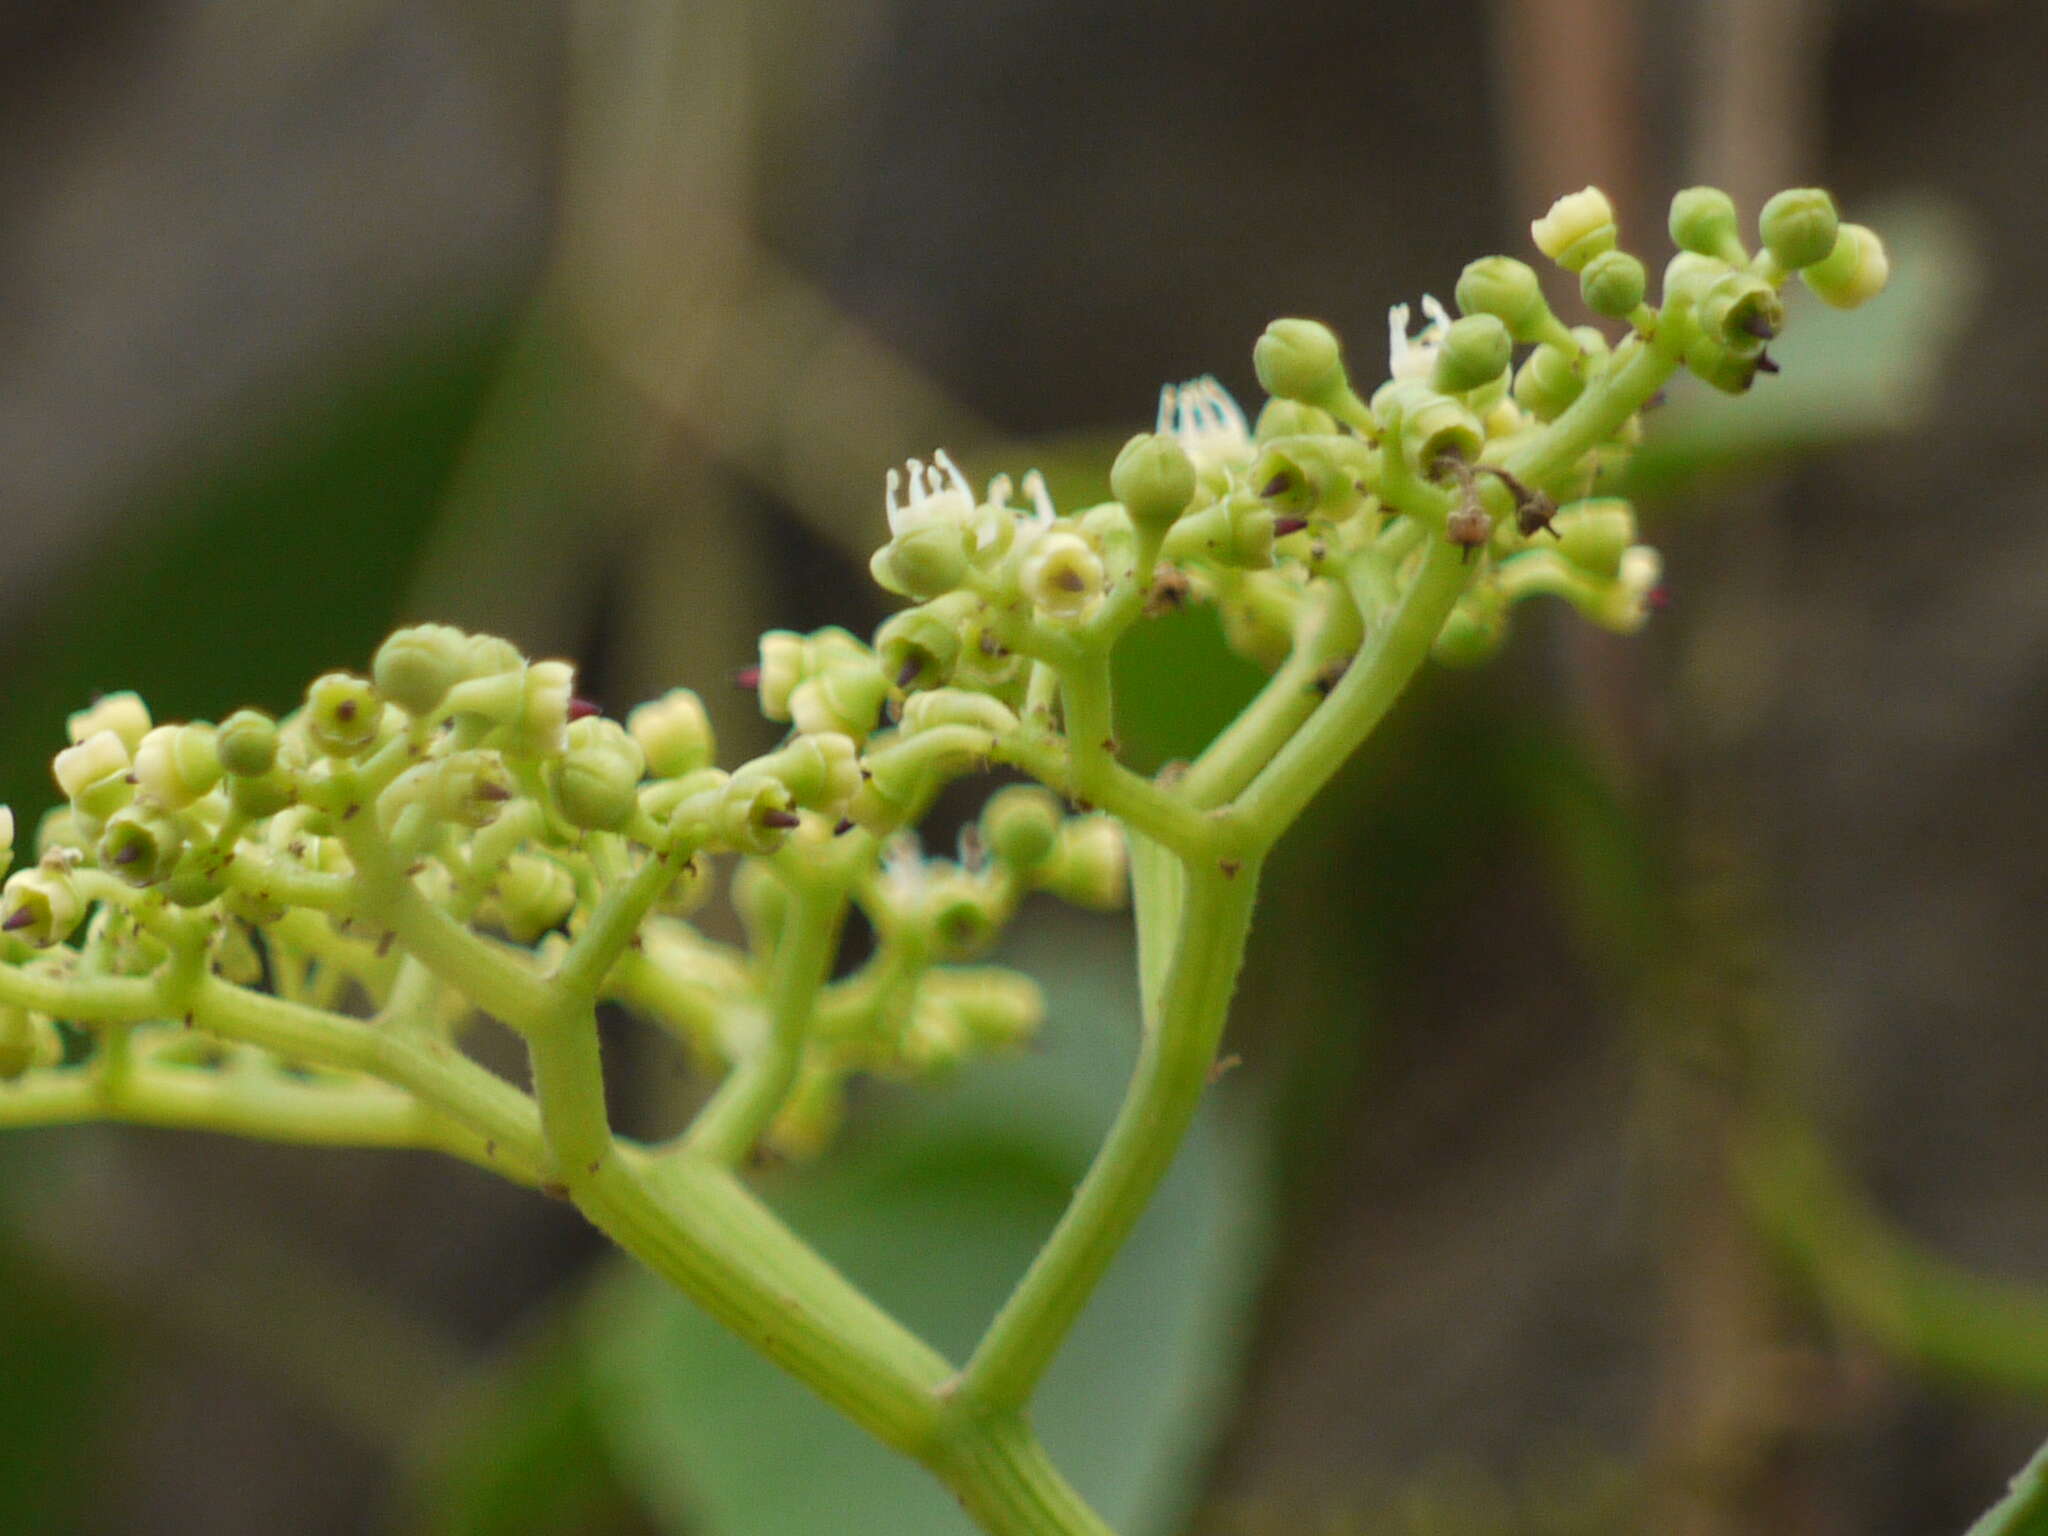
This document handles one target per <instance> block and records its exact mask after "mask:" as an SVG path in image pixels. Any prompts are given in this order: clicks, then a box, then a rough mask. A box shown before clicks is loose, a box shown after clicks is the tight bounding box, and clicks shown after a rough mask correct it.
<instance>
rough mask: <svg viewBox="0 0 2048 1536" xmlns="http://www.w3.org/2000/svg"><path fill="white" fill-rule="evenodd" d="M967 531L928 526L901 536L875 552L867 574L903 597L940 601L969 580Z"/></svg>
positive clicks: (937, 524)
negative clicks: (939, 599) (940, 598)
mask: <svg viewBox="0 0 2048 1536" xmlns="http://www.w3.org/2000/svg"><path fill="white" fill-rule="evenodd" d="M967 566H968V560H967V530H966V529H965V528H964V527H961V526H959V525H957V524H952V523H926V524H924V525H923V526H921V527H917V528H911V529H908V530H906V531H905V532H903V533H899V534H898V535H896V537H895V538H893V539H891V540H890V541H889V542H888V543H887V544H884V545H883V546H882V547H881V548H880V549H878V550H876V551H875V553H874V557H873V558H872V559H870V560H869V561H868V573H869V574H870V575H872V576H873V577H874V578H875V581H876V583H877V584H878V585H879V586H881V587H882V588H883V589H884V590H885V591H889V592H894V593H896V594H897V595H898V596H900V597H916V598H927V597H939V596H942V595H944V594H945V593H947V592H951V591H952V590H953V589H954V588H955V587H957V586H959V585H960V583H961V582H963V581H965V580H966V579H967Z"/></svg>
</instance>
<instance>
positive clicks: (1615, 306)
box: [1579, 251, 1649, 320]
mask: <svg viewBox="0 0 2048 1536" xmlns="http://www.w3.org/2000/svg"><path fill="white" fill-rule="evenodd" d="M1648 283H1649V275H1648V274H1647V273H1646V272H1644V271H1643V264H1642V263H1641V262H1640V261H1638V260H1637V259H1636V258H1635V257H1633V256H1631V255H1629V253H1628V252H1627V251H1607V252H1604V253H1603V254H1601V255H1599V256H1595V257H1594V258H1593V259H1592V260H1591V261H1589V262H1587V263H1586V265H1585V266H1583V267H1581V268H1580V269H1579V297H1580V298H1582V299H1584V300H1585V302H1586V308H1588V309H1590V310H1592V311H1593V313H1594V314H1596V315H1605V316H1607V318H1608V319H1610V320H1622V319H1626V318H1627V317H1628V316H1629V315H1631V314H1633V313H1634V312H1635V309H1636V306H1637V305H1639V304H1641V303H1642V302H1643V294H1644V292H1645V291H1646V289H1647V286H1648Z"/></svg>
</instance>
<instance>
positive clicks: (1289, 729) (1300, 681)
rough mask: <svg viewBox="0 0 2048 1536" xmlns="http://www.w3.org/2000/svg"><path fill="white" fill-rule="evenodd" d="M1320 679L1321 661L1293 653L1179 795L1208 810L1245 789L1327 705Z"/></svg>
mask: <svg viewBox="0 0 2048 1536" xmlns="http://www.w3.org/2000/svg"><path fill="white" fill-rule="evenodd" d="M1315 683H1316V663H1315V662H1314V661H1313V660H1311V659H1310V658H1309V657H1308V656H1307V655H1306V654H1305V653H1303V652H1302V651H1301V650H1299V649H1296V650H1293V651H1290V652H1288V655H1287V660H1286V661H1284V662H1282V663H1281V665H1280V669H1279V670H1278V671H1277V672H1275V673H1274V674H1273V675H1272V676H1271V677H1269V678H1267V679H1266V685H1265V686H1264V687H1263V688H1261V689H1260V690H1259V691H1258V694H1257V695H1256V696H1255V697H1254V698H1253V699H1252V701H1251V703H1250V704H1248V705H1246V706H1245V708H1244V710H1243V711H1242V712H1241V713H1240V714H1239V715H1238V717H1237V718H1236V719H1235V720H1233V721H1231V722H1230V724H1229V725H1228V726H1227V727H1226V728H1225V729H1224V730H1223V732H1222V734H1220V735H1219V736H1217V737H1216V739H1215V740H1214V741H1212V742H1210V743H1209V745H1208V746H1207V747H1206V748H1204V749H1203V751H1202V755H1201V756H1200V757H1198V758H1196V759H1195V763H1194V766H1193V767H1192V768H1190V769H1189V770H1188V771H1187V774H1186V775H1185V776H1184V777H1183V778H1182V779H1181V780H1180V783H1179V784H1178V786H1176V787H1177V788H1178V789H1179V791H1180V793H1181V794H1182V795H1183V796H1184V797H1185V798H1186V799H1187V800H1188V801H1189V802H1190V803H1192V804H1194V805H1198V806H1201V807H1203V808H1204V809H1205V810H1206V809H1210V808H1213V807H1215V806H1219V805H1221V804H1223V803H1224V802H1225V801H1227V800H1228V799H1230V797H1231V796H1232V795H1235V794H1236V793H1237V792H1238V791H1239V790H1241V789H1243V788H1244V787H1245V785H1247V784H1249V783H1250V782H1251V780H1252V776H1253V775H1254V774H1256V773H1257V772H1258V771H1259V769H1260V768H1262V767H1263V766H1264V765H1265V764H1266V762H1267V761H1268V760H1269V759H1270V758H1271V757H1272V756H1273V754H1274V753H1275V752H1277V751H1279V750H1280V744H1281V743H1282V742H1284V741H1286V740H1287V738H1288V737H1290V736H1292V735H1293V734H1294V733H1295V732H1296V731H1297V730H1299V729H1300V728H1301V723H1302V722H1303V721H1304V720H1306V719H1308V717H1309V716H1310V715H1312V714H1314V713H1315V710H1316V706H1317V705H1318V704H1320V703H1322V699H1323V696H1322V695H1321V694H1320V693H1318V692H1317V691H1316V686H1315Z"/></svg>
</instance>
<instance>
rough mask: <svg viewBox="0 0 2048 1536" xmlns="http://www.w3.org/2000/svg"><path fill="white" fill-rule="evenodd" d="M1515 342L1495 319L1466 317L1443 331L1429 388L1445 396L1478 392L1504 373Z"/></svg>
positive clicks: (1502, 323)
mask: <svg viewBox="0 0 2048 1536" xmlns="http://www.w3.org/2000/svg"><path fill="white" fill-rule="evenodd" d="M1514 354H1515V339H1514V337H1512V336H1510V335H1509V334H1508V328H1507V325H1506V323H1505V322H1504V321H1502V319H1501V318H1500V317H1499V316H1498V315H1491V314H1484V313H1481V314H1475V315H1466V316H1464V317H1462V318H1461V319H1457V320H1453V321H1452V322H1451V323H1450V325H1449V326H1448V327H1446V328H1445V330H1444V334H1443V340H1442V341H1441V342H1440V343H1439V344H1438V346H1437V353H1436V363H1435V366H1434V368H1433V369H1432V371H1431V373H1430V379H1429V386H1430V388H1431V389H1434V390H1437V391H1439V392H1441V393H1443V394H1446V395H1462V394H1464V393H1465V392H1466V391H1467V390H1473V389H1482V388H1484V387H1485V386H1486V385H1488V384H1491V383H1492V382H1493V381H1494V380H1495V379H1497V378H1499V377H1500V376H1501V375H1502V374H1503V373H1506V372H1507V370H1508V364H1509V363H1510V362H1511V361H1513V359H1514Z"/></svg>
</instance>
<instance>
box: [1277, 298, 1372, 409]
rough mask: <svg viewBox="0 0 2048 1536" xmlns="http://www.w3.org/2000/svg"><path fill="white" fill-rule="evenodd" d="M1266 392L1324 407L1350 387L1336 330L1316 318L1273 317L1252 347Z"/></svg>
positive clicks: (1280, 397)
mask: <svg viewBox="0 0 2048 1536" xmlns="http://www.w3.org/2000/svg"><path fill="white" fill-rule="evenodd" d="M1252 367H1253V369H1255V370H1256V371H1257V373H1258V376H1259V384H1260V386H1261V387H1262V388H1263V389H1264V390H1265V391H1266V393H1267V394H1269V395H1273V396H1276V397H1277V398H1279V399H1282V400H1299V401H1301V402H1302V403H1303V404H1305V405H1318V406H1323V407H1325V408H1326V409H1327V408H1328V407H1329V405H1330V404H1331V402H1332V401H1334V400H1339V399H1341V398H1342V397H1343V396H1344V394H1346V393H1347V392H1348V391H1349V390H1350V387H1351V386H1350V382H1349V380H1347V379H1346V377H1345V375H1344V356H1343V349H1342V348H1341V347H1339V346H1338V344H1337V337H1336V333H1335V332H1333V331H1332V330H1331V329H1330V328H1329V327H1328V326H1327V325H1324V324H1322V323H1321V322H1319V321H1315V320H1275V321H1274V322H1273V323H1272V324H1271V325H1269V326H1267V327H1266V330H1265V334H1264V335H1262V336H1261V337H1259V339H1258V342H1257V344H1256V345H1254V346H1253V348H1252Z"/></svg>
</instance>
